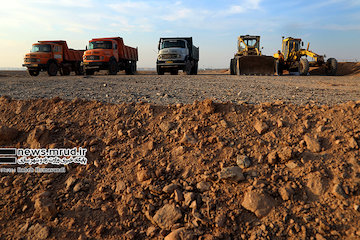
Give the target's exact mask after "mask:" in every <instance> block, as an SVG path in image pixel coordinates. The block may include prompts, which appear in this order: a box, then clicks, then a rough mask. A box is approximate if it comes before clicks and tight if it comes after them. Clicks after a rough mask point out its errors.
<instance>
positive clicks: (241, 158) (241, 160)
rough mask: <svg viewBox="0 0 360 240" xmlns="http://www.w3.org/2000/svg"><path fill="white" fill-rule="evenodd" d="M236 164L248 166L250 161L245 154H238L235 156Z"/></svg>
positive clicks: (242, 166)
mask: <svg viewBox="0 0 360 240" xmlns="http://www.w3.org/2000/svg"><path fill="white" fill-rule="evenodd" d="M236 164H237V165H238V166H239V167H240V168H243V169H244V168H248V167H250V165H251V161H250V158H249V157H248V156H246V155H238V156H237V157H236Z"/></svg>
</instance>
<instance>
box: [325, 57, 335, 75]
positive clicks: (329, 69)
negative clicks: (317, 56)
mask: <svg viewBox="0 0 360 240" xmlns="http://www.w3.org/2000/svg"><path fill="white" fill-rule="evenodd" d="M337 65H338V64H337V60H336V59H335V58H329V59H328V60H327V61H326V66H325V73H326V75H328V76H335V75H336V72H337Z"/></svg>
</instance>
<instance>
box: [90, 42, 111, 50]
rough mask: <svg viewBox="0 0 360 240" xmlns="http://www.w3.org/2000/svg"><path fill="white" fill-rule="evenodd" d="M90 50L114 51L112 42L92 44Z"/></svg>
mask: <svg viewBox="0 0 360 240" xmlns="http://www.w3.org/2000/svg"><path fill="white" fill-rule="evenodd" d="M89 49H112V42H111V41H94V42H90V43H89Z"/></svg>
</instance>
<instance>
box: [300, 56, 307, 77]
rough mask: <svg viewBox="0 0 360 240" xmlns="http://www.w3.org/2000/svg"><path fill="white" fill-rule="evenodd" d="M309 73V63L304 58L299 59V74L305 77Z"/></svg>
mask: <svg viewBox="0 0 360 240" xmlns="http://www.w3.org/2000/svg"><path fill="white" fill-rule="evenodd" d="M308 72H309V61H308V60H307V59H306V58H300V63H299V74H300V75H301V76H306V75H307V74H308Z"/></svg>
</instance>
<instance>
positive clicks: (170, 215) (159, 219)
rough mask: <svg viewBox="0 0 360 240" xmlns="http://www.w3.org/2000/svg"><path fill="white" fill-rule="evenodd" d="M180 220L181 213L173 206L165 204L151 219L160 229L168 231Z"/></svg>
mask: <svg viewBox="0 0 360 240" xmlns="http://www.w3.org/2000/svg"><path fill="white" fill-rule="evenodd" d="M180 218H182V213H181V211H180V210H179V209H178V208H177V207H176V206H175V205H174V204H166V205H165V206H163V207H162V208H160V209H159V210H158V211H157V212H156V213H155V215H154V217H153V219H154V221H155V222H156V224H157V225H158V226H159V227H160V228H162V229H167V230H169V229H170V228H171V227H172V226H173V225H174V224H175V223H176V222H177V221H178V220H179V219H180Z"/></svg>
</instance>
